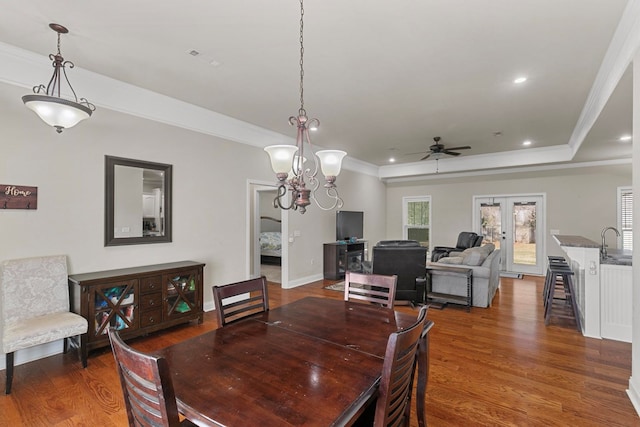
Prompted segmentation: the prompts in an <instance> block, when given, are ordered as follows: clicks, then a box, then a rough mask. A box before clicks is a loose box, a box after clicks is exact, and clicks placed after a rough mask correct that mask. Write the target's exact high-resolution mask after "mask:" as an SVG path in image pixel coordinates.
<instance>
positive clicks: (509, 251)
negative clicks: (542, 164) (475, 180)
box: [474, 195, 545, 275]
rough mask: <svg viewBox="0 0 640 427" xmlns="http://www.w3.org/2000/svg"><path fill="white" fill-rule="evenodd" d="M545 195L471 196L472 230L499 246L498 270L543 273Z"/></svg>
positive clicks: (488, 241)
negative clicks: (472, 204)
mask: <svg viewBox="0 0 640 427" xmlns="http://www.w3.org/2000/svg"><path fill="white" fill-rule="evenodd" d="M544 216H545V209H544V196H543V195H515V196H495V197H475V198H474V224H475V231H476V232H477V233H479V234H482V235H483V236H484V240H483V242H486V243H493V244H495V245H496V248H499V249H501V252H502V261H501V263H502V265H501V270H502V271H504V272H509V273H524V274H537V275H542V273H543V271H544V260H543V258H544V248H545V242H544V229H545V227H544Z"/></svg>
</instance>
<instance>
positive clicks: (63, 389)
mask: <svg viewBox="0 0 640 427" xmlns="http://www.w3.org/2000/svg"><path fill="white" fill-rule="evenodd" d="M501 280H502V285H501V289H500V290H499V291H498V294H497V295H496V297H495V299H494V301H493V307H491V308H489V309H482V308H472V310H471V313H467V312H466V311H465V310H464V309H462V308H457V307H447V308H445V309H444V310H436V309H431V310H429V313H428V318H429V319H431V320H433V321H434V322H435V326H434V327H433V329H432V330H431V352H430V356H431V359H430V377H429V384H428V387H427V404H426V407H427V420H428V423H429V425H430V426H431V427H434V426H636V425H638V426H640V418H639V417H638V415H637V414H636V412H635V410H634V409H633V406H632V405H631V402H630V401H629V399H628V397H627V394H626V388H627V387H628V382H629V377H630V375H631V344H627V343H621V342H616V341H610V340H596V339H591V338H584V337H583V336H582V335H581V334H579V333H578V332H577V331H576V330H575V325H574V324H573V323H572V322H571V321H568V322H567V321H565V323H559V322H555V321H554V322H552V325H550V326H548V327H545V325H544V321H543V318H542V303H541V300H540V294H541V292H542V279H541V278H531V277H527V276H525V278H524V279H523V280H517V279H507V278H502V279H501ZM329 283H331V282H329V281H327V282H322V281H320V282H316V283H313V284H310V285H306V286H302V287H299V288H295V289H290V290H282V289H280V288H279V286H276V285H271V286H270V288H269V291H270V304H271V306H272V307H277V306H279V305H281V304H286V303H289V302H291V301H295V300H297V299H299V298H302V297H304V296H307V295H316V296H318V295H319V296H324V297H327V298H337V299H340V298H342V294H341V293H340V292H336V291H330V290H326V289H323V286H324V285H326V284H329ZM396 309H397V310H399V311H405V312H415V313H416V315H417V312H418V311H417V309H414V308H412V307H410V306H398V307H397V308H396ZM216 327H217V322H216V319H215V315H214V312H209V313H207V314H206V315H205V322H204V324H203V325H194V324H192V325H188V326H178V327H175V328H172V329H169V330H168V331H165V332H162V333H157V334H153V335H151V336H148V337H144V338H139V339H136V340H133V341H130V344H131V345H132V346H133V347H135V348H138V349H140V350H143V351H152V350H155V349H158V348H161V347H165V346H167V345H169V344H172V343H174V342H178V341H181V340H184V339H186V338H188V337H191V336H195V335H199V334H201V333H203V332H205V331H207V330H211V329H215V328H216ZM4 381H5V372H4V371H0V384H2V385H3V386H4ZM414 407H415V404H414ZM414 411H415V408H414ZM85 425H86V426H90V425H99V426H123V425H126V415H125V411H124V403H123V400H122V392H121V389H120V385H119V383H118V378H117V376H116V370H115V366H114V361H113V356H112V355H111V352H110V350H109V349H104V350H98V351H95V352H92V353H91V355H90V357H89V366H88V368H87V369H82V367H81V365H80V362H79V359H78V357H77V355H76V354H75V353H69V354H66V355H55V356H51V357H48V358H46V359H42V360H38V361H35V362H31V363H27V364H24V365H20V366H18V367H16V369H15V377H14V385H13V392H12V394H11V395H10V396H5V395H4V394H2V395H0V426H29V427H36V426H85ZM411 425H412V427H413V426H416V425H417V422H416V417H415V413H414V414H413V415H412V423H411ZM243 427H244V426H243Z"/></svg>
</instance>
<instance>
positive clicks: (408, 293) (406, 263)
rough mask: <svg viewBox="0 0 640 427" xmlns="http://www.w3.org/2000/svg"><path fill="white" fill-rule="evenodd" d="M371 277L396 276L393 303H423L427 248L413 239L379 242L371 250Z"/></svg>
mask: <svg viewBox="0 0 640 427" xmlns="http://www.w3.org/2000/svg"><path fill="white" fill-rule="evenodd" d="M372 264H373V269H372V272H373V273H374V274H382V275H387V276H390V275H394V274H395V275H397V276H398V283H397V285H396V298H395V299H396V300H402V301H411V302H412V303H416V304H421V303H424V293H425V287H426V266H427V248H425V247H424V246H420V243H418V242H417V241H415V240H381V241H380V242H378V243H377V244H376V245H375V246H374V247H373V261H372Z"/></svg>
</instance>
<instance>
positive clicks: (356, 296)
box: [344, 271, 398, 308]
mask: <svg viewBox="0 0 640 427" xmlns="http://www.w3.org/2000/svg"><path fill="white" fill-rule="evenodd" d="M397 283H398V276H397V275H395V274H394V275H392V276H386V275H382V274H363V273H355V272H353V271H347V272H346V274H345V278H344V300H345V301H349V300H360V301H367V302H370V303H374V304H380V305H383V306H385V307H387V308H393V302H394V300H395V297H396V286H397Z"/></svg>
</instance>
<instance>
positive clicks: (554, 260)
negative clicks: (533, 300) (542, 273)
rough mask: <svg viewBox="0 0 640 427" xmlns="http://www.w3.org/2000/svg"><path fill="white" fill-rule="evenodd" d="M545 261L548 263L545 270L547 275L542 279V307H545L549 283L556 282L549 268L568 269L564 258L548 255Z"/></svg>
mask: <svg viewBox="0 0 640 427" xmlns="http://www.w3.org/2000/svg"><path fill="white" fill-rule="evenodd" d="M547 259H548V260H549V262H548V268H547V275H546V277H545V279H544V288H543V290H542V300H543V302H544V305H545V307H546V305H547V294H548V292H549V287H550V286H551V283H553V282H555V281H556V280H557V277H554V276H553V275H552V273H551V268H549V267H551V266H556V267H557V266H562V267H567V268H569V264H567V260H566V259H565V258H564V257H561V256H552V255H549V256H548V257H547Z"/></svg>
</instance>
